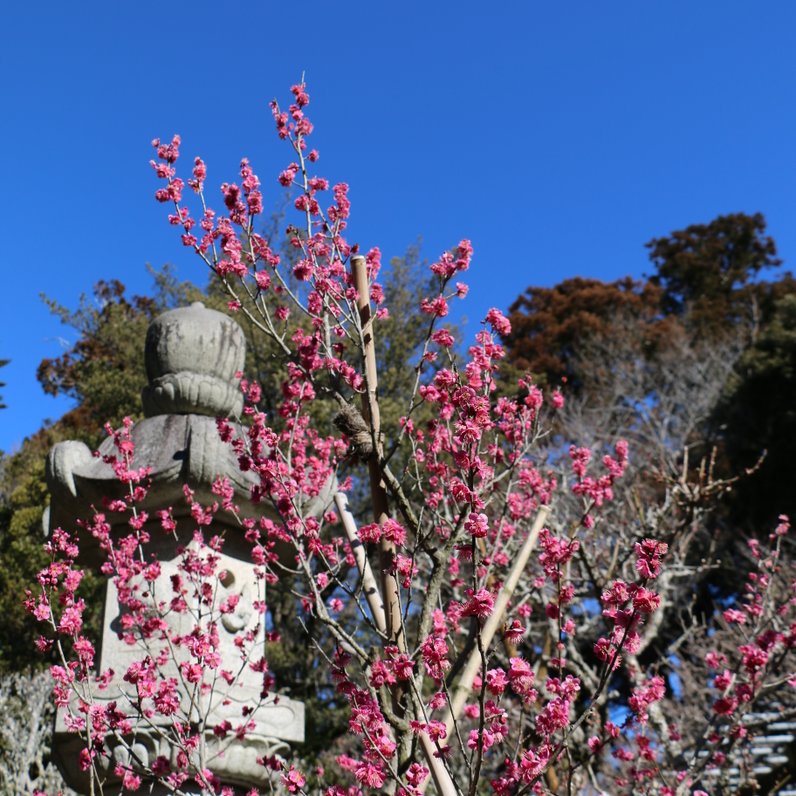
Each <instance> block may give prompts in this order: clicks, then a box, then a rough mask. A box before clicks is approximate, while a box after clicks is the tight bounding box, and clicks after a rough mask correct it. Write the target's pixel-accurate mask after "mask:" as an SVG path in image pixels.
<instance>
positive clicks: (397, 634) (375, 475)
mask: <svg viewBox="0 0 796 796" xmlns="http://www.w3.org/2000/svg"><path fill="white" fill-rule="evenodd" d="M351 275H352V277H353V282H354V287H355V288H356V291H357V308H358V309H359V320H360V323H361V324H362V342H363V345H364V350H363V352H362V353H363V355H364V359H365V383H366V391H365V393H364V394H363V395H362V416H363V417H364V419H365V422H366V423H368V424H369V425H370V428H371V434H372V437H373V451H372V452H371V454H370V456H369V457H368V475H369V476H370V478H369V480H370V495H371V500H372V502H373V519H374V521H375V522H377V523H378V524H379V525H383V524H384V521H385V520H386V519H388V516H389V515H388V511H389V508H388V504H387V487H386V485H385V483H384V478H383V476H382V474H381V468H380V466H379V461H380V459H381V456H382V444H381V418H380V416H379V400H378V388H379V380H378V372H377V368H376V341H375V338H374V336H373V316H372V314H371V308H370V285H369V283H368V274H367V268H366V265H365V258H364V257H362V256H360V255H357V256H354V257H352V258H351ZM379 550H380V560H379V568H380V570H381V573H380V575H381V592H382V599H383V600H384V609H385V612H386V618H387V636H388V637H389V639H390V640H391V641H392V642H393V643H395V644H396V645H397V646H398V647H399V649H401V651H402V652H403V651H404V648H405V647H406V642H405V639H404V638H403V625H402V622H401V602H400V599H399V596H400V592H399V585H398V579H397V577H396V576H395V575H394V574H391V570H392V565H393V560H394V558H395V545H394V544H393V543H392V542H390V541H389V540H387V539H384V538H382V540H381V542H380V544H379Z"/></svg>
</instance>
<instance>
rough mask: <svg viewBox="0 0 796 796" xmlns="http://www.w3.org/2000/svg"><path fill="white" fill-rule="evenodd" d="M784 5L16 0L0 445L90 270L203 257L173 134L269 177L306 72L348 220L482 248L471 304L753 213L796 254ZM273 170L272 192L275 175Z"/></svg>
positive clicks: (388, 247) (57, 410) (49, 402)
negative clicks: (289, 104)
mask: <svg viewBox="0 0 796 796" xmlns="http://www.w3.org/2000/svg"><path fill="white" fill-rule="evenodd" d="M794 31H796V4H795V3H792V2H789V1H788V0H780V1H779V2H759V3H752V2H748V1H747V2H737V1H736V0H700V1H699V2H693V0H685V1H683V0H667V1H666V2H663V1H662V0H661V1H660V2H652V0H643V1H639V0H616V1H615V2H605V3H594V2H587V0H581V1H580V2H568V3H552V2H548V3H542V2H532V0H524V1H523V2H515V1H512V0H503V2H499V3H489V4H484V3H475V2H467V0H464V2H461V1H460V2H448V1H447V0H446V1H445V2H433V0H431V1H429V0H425V2H422V3H420V2H414V1H413V0H405V1H404V2H401V3H380V2H372V1H371V2H360V0H356V1H355V2H339V3H319V2H314V1H313V0H306V1H305V2H303V3H293V2H289V1H287V0H286V1H285V2H281V3H276V2H270V1H267V0H261V1H260V2H257V3H254V2H251V3H236V2H219V1H218V0H216V2H213V3H209V2H203V1H202V0H191V2H189V3H181V4H180V3H162V2H158V3H152V2H144V1H141V0H139V2H135V3H114V2H102V3H98V2H81V3H62V2H55V0H50V1H49V2H40V3H31V2H29V3H15V4H14V5H13V6H9V7H7V8H5V9H4V12H3V24H2V26H0V37H1V38H2V46H0V59H2V72H1V74H2V79H3V89H2V100H3V105H2V124H0V153H1V154H0V164H1V165H0V178H1V179H2V188H3V190H2V192H0V205H1V207H0V211H1V215H0V217H1V218H2V229H3V232H4V235H3V243H4V245H3V253H2V257H3V265H2V273H3V276H4V280H3V289H2V292H1V295H0V302H2V304H1V305H0V319H2V323H0V358H7V357H10V358H11V359H12V363H11V364H10V365H9V366H7V367H5V368H3V369H2V370H0V380H2V381H6V382H7V386H6V387H5V388H3V389H2V391H1V392H2V395H3V397H4V398H5V400H6V403H7V404H8V405H9V408H8V409H5V410H2V411H0V449H4V450H6V451H8V450H12V449H14V447H15V446H17V445H18V444H19V443H20V441H21V440H22V439H23V437H24V436H25V435H27V434H30V433H32V432H33V431H35V430H36V429H37V428H38V427H39V425H40V424H41V421H42V419H43V418H45V417H51V418H56V417H58V416H59V415H60V414H61V413H62V412H63V411H64V409H65V408H66V406H67V405H66V404H65V403H64V402H61V401H56V400H54V399H52V398H49V397H46V396H44V395H43V394H42V392H41V389H40V388H39V386H38V384H37V383H36V381H35V369H36V365H37V364H38V362H39V361H40V360H41V359H42V357H45V356H48V357H53V356H57V355H58V354H59V353H60V352H61V350H62V346H63V344H64V340H67V341H69V340H72V339H73V337H70V331H69V330H68V329H65V328H64V327H62V326H60V325H59V324H58V322H57V321H56V320H54V319H53V318H52V317H50V315H49V314H48V311H47V310H46V308H45V307H44V306H43V304H42V303H41V301H40V300H39V298H38V295H39V293H40V292H42V291H44V292H46V293H47V294H48V295H50V296H52V297H53V298H55V299H57V300H58V301H60V302H61V303H63V304H66V305H68V306H75V305H76V303H77V301H78V298H79V296H80V294H81V293H84V292H90V290H91V287H92V285H93V283H94V282H96V281H97V280H98V279H101V278H112V277H116V278H119V279H121V280H122V281H123V282H124V283H125V284H127V285H128V286H129V288H130V289H131V290H132V291H138V292H143V291H146V290H147V289H148V288H149V286H150V281H149V277H148V275H147V273H146V271H145V267H144V266H145V264H146V263H152V264H153V265H156V266H159V265H161V264H163V263H165V262H171V263H174V264H175V265H176V266H177V268H178V272H179V274H180V276H183V277H186V278H194V279H197V280H200V281H201V280H203V279H204V274H202V272H201V270H200V265H199V263H198V262H194V261H193V260H192V258H190V257H189V256H188V253H187V252H186V251H184V250H183V249H182V247H181V246H180V244H179V240H178V237H177V235H176V234H175V230H174V229H173V228H171V227H169V226H168V225H167V223H166V220H165V213H164V210H163V207H162V206H159V205H157V204H156V202H155V201H154V200H153V198H152V194H153V191H154V190H155V188H156V180H155V177H154V175H153V173H152V172H151V170H150V168H149V166H148V165H147V164H148V161H149V158H150V157H151V150H150V146H149V142H150V140H151V139H152V138H153V137H155V136H160V137H163V138H165V137H167V136H171V135H172V134H173V133H174V132H179V133H180V134H181V135H182V138H183V154H184V155H185V156H186V158H188V157H193V155H195V154H201V155H202V156H203V157H204V158H205V160H206V162H207V163H208V167H209V180H208V184H209V185H217V184H219V183H220V182H222V181H224V180H232V179H235V177H236V175H237V172H236V169H237V165H238V163H239V161H240V158H241V157H242V156H248V157H249V158H250V159H251V161H252V163H253V165H254V167H255V170H256V171H257V173H258V174H259V175H260V177H261V178H262V179H263V181H264V184H265V186H266V206H268V203H269V202H270V201H271V200H273V201H274V202H276V200H277V198H278V196H279V188H278V185H277V184H276V182H275V179H271V178H272V177H273V178H275V176H276V174H277V173H278V171H279V170H280V169H282V168H283V167H284V165H285V164H286V163H287V162H288V160H289V152H288V151H287V150H286V148H285V147H284V145H282V144H280V142H279V141H278V140H277V139H276V137H275V135H274V133H273V128H272V122H271V119H270V116H269V112H268V108H267V100H269V99H270V98H272V97H273V96H277V97H279V98H281V99H283V100H284V99H286V98H287V95H288V89H289V86H290V85H291V84H292V83H294V82H296V81H297V79H298V77H299V75H300V74H301V72H302V70H304V71H306V76H307V82H308V86H309V90H310V94H311V97H312V104H311V106H310V109H309V110H310V116H311V118H312V120H313V121H314V122H315V125H316V135H315V136H314V138H315V145H316V146H317V147H318V149H319V150H320V153H321V161H320V162H319V164H318V166H319V169H318V171H319V173H321V174H323V175H324V176H327V177H329V178H330V179H332V180H334V181H338V180H345V181H347V182H349V183H350V185H351V199H352V224H351V227H350V235H349V239H350V240H354V241H359V242H360V243H361V244H362V245H363V246H365V247H369V246H371V245H378V246H380V247H381V249H382V251H383V252H384V254H385V256H386V257H390V256H393V255H396V254H401V253H402V252H403V251H404V250H405V249H406V247H407V246H408V245H409V244H411V243H412V242H414V241H415V240H416V239H417V238H418V236H420V237H422V239H423V253H424V255H426V256H428V257H434V256H436V255H437V254H438V253H439V252H440V251H442V250H443V249H445V248H446V247H448V246H450V245H452V244H455V243H456V242H457V241H458V240H459V239H460V238H462V237H469V238H471V239H472V241H473V244H474V246H475V260H474V267H473V269H472V270H471V272H470V273H469V275H468V276H469V282H470V284H471V297H470V299H469V300H468V304H467V306H466V310H465V312H466V314H467V316H468V317H469V318H471V319H478V318H479V317H481V316H482V315H483V313H484V312H485V310H486V309H487V308H488V307H490V306H498V307H501V308H506V307H507V306H508V305H509V304H510V303H511V301H512V300H513V299H514V298H515V297H516V296H517V295H518V294H519V293H520V292H522V291H523V290H524V289H525V288H526V287H527V286H528V285H530V284H542V285H551V284H554V283H555V282H557V281H559V280H560V279H563V278H565V277H569V276H574V275H586V276H593V277H599V278H602V279H606V280H610V279H615V278H617V277H620V276H624V275H626V274H632V275H634V276H640V275H641V274H642V273H643V272H644V271H645V269H646V267H647V261H646V256H645V250H644V248H643V244H644V242H645V241H647V240H649V239H650V238H652V237H655V236H661V235H665V234H667V233H668V232H670V231H672V230H674V229H678V228H681V227H684V226H686V225H688V224H691V223H695V222H703V221H709V220H710V219H712V218H714V217H715V216H716V215H718V214H720V213H728V212H735V211H745V212H756V211H761V212H763V213H764V214H765V215H766V217H767V219H768V222H769V230H770V232H771V234H772V235H773V236H774V237H775V239H776V240H777V242H778V244H779V249H780V253H781V255H782V256H783V258H784V259H785V260H786V264H788V265H791V266H792V264H793V263H794V261H796V230H795V228H794V221H795V220H796V193H795V191H796V182H795V180H794V177H795V176H796V175H795V174H794V170H795V166H796V135H794V129H793V128H794V122H796V101H795V100H796V47H794V44H793V42H794ZM269 192H270V193H269Z"/></svg>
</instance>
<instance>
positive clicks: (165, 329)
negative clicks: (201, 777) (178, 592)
mask: <svg viewBox="0 0 796 796" xmlns="http://www.w3.org/2000/svg"><path fill="white" fill-rule="evenodd" d="M244 357H245V341H244V337H243V333H242V331H241V329H240V327H239V326H238V324H237V323H235V322H234V321H233V320H232V319H230V318H228V317H227V316H225V315H223V314H222V313H219V312H216V311H214V310H210V309H207V308H205V307H204V305H202V304H201V303H198V302H197V303H195V304H193V305H191V306H190V307H186V308H180V309H176V310H171V311H169V312H166V313H164V314H163V315H161V316H159V317H158V318H157V319H155V320H154V321H153V323H152V324H151V326H150V328H149V331H148V333H147V340H146V349H145V360H146V371H147V377H148V379H149V384H148V385H147V387H146V388H145V389H144V391H143V395H142V398H143V407H144V415H145V417H144V419H143V420H141V421H139V422H138V423H136V424H135V425H134V426H133V428H132V430H131V436H132V439H133V442H134V444H135V458H134V461H133V467H135V468H139V467H144V466H146V467H150V468H151V477H150V481H151V486H150V489H149V491H148V494H147V497H146V498H145V500H144V502H143V503H142V504H141V505H140V506H139V508H140V509H141V510H143V511H146V512H147V513H148V515H149V517H151V518H152V520H151V521H150V523H149V524H150V525H151V529H150V531H151V533H150V535H151V539H152V545H151V547H150V549H151V550H152V551H153V552H155V553H156V554H157V558H158V560H159V561H160V563H161V574H160V576H159V578H158V580H157V581H156V583H155V589H154V592H155V593H154V594H153V595H152V599H153V600H159V599H160V598H161V597H166V596H167V595H168V594H170V593H171V587H170V578H171V577H172V576H173V575H176V574H179V573H178V552H177V548H178V547H179V546H180V545H186V544H189V543H190V540H191V536H192V533H193V530H194V528H195V527H196V523H195V521H193V520H192V518H191V516H190V508H189V506H188V504H187V502H186V500H185V498H184V496H183V487H184V485H188V486H189V487H190V488H191V489H192V490H193V491H194V496H195V500H196V501H197V502H199V503H201V504H203V505H207V504H210V503H212V502H213V501H216V500H218V498H217V497H216V496H215V495H214V494H213V493H212V490H211V488H212V484H213V482H214V481H216V479H217V478H219V477H222V478H226V479H228V481H229V483H230V484H231V485H232V486H233V488H234V491H235V503H236V505H237V506H238V507H239V510H240V513H241V514H242V515H243V516H256V515H259V514H262V512H263V506H262V505H257V506H255V505H254V504H252V503H251V501H250V499H249V494H250V487H251V486H252V484H253V483H254V478H255V477H254V476H253V475H252V474H251V473H247V472H243V471H241V470H240V468H239V467H238V463H237V459H236V457H235V455H234V453H233V451H232V449H231V448H230V446H229V445H228V444H226V443H224V442H222V441H221V440H220V438H219V434H218V430H217V428H216V421H215V418H216V417H218V416H224V417H230V416H237V415H239V413H240V412H241V409H242V405H243V404H242V396H241V393H240V390H239V388H238V385H237V378H236V373H237V372H238V371H240V370H242V368H243V364H244ZM100 453H102V454H112V453H114V449H113V442H112V440H111V439H108V440H106V441H105V442H104V443H103V445H102V446H101V448H100ZM47 475H48V484H49V486H50V492H51V504H50V509H49V517H48V519H47V522H48V525H49V529H50V530H52V529H54V528H57V527H64V528H72V527H74V521H75V519H76V518H81V517H90V516H91V514H92V506H97V507H100V506H102V505H103V501H104V500H106V499H114V498H117V497H121V496H122V495H123V486H122V485H121V484H120V483H119V482H118V481H117V479H116V478H115V476H114V473H113V470H112V468H111V466H110V465H108V464H106V463H104V462H103V460H102V458H96V457H94V456H93V455H92V453H91V451H90V450H89V449H88V448H87V446H86V445H84V444H83V443H81V442H62V443H59V444H58V445H56V446H55V447H54V448H53V449H52V451H51V452H50V456H49V460H48V473H47ZM168 508H170V509H171V511H172V516H173V517H174V519H175V520H176V523H177V529H176V538H175V536H171V535H168V534H164V533H163V531H162V530H161V529H160V525H159V521H158V520H157V519H156V517H157V511H158V510H160V509H168ZM117 517H118V519H117V522H118V523H119V524H118V526H116V527H112V530H111V533H112V534H117V535H123V534H127V533H129V526H128V525H127V519H128V518H127V516H126V515H117ZM108 520H109V521H110V522H111V523H113V514H108ZM212 529H213V532H214V533H220V534H223V535H224V537H225V544H224V547H223V551H222V553H221V565H220V567H219V571H223V573H224V574H223V576H222V577H221V578H219V579H218V580H217V581H216V584H215V589H216V595H215V597H216V598H217V599H218V600H219V601H220V600H222V599H224V598H225V597H227V596H229V595H230V594H234V595H237V597H238V602H237V605H236V607H235V610H234V611H233V612H231V613H228V614H225V615H223V616H222V617H221V621H220V622H219V627H218V632H219V651H220V654H221V659H222V663H221V667H225V666H229V667H230V668H232V669H235V670H236V671H237V669H239V668H240V654H239V650H238V647H236V645H235V640H236V637H237V636H238V635H239V634H244V633H246V632H247V631H250V630H252V629H253V628H258V630H257V638H256V644H257V645H259V646H260V647H263V646H264V643H265V640H264V629H263V627H262V625H263V623H262V622H258V615H257V612H256V611H255V610H254V607H253V602H254V600H255V599H256V595H257V593H258V582H257V580H256V578H255V575H254V569H255V565H254V564H253V563H252V561H251V558H250V551H251V545H250V544H249V543H248V542H247V541H246V540H245V539H244V537H243V530H242V528H241V526H240V523H239V520H238V519H237V518H236V517H234V516H232V515H231V514H229V513H225V512H224V511H223V510H221V511H219V512H218V513H217V514H216V516H215V518H214V520H213V524H212ZM92 542H93V539H92V538H91V537H89V536H88V535H86V538H83V539H81V557H82V560H81V563H83V564H84V565H85V566H89V567H97V566H98V565H99V563H100V556H99V552H100V551H99V550H98V548H97V546H96V543H94V546H93V547H92ZM123 611H124V609H123V608H122V606H121V605H120V602H119V598H118V594H117V591H116V587H115V585H114V583H113V582H112V581H109V582H108V584H107V590H106V597H105V608H104V618H103V625H102V639H101V644H100V651H99V667H100V670H101V671H104V670H106V669H108V668H112V669H113V670H114V672H115V675H114V678H113V680H112V681H111V682H110V684H109V686H108V688H107V689H105V690H103V691H102V692H101V695H100V696H99V699H101V700H105V701H116V702H117V703H118V704H119V705H120V706H121V705H123V704H124V702H125V700H126V699H127V698H129V696H130V693H131V686H130V684H129V683H127V682H125V681H124V680H123V675H124V673H125V672H126V671H127V669H128V667H129V666H130V664H131V663H132V662H133V661H134V660H137V659H140V658H141V654H142V650H141V649H140V648H138V647H136V646H130V645H128V644H126V643H125V642H124V641H123V640H122V639H121V638H120V635H119V632H118V631H119V628H120V622H121V618H122V614H123ZM167 621H169V622H170V623H172V629H173V630H174V631H175V632H177V633H179V634H183V633H188V632H190V627H188V626H187V625H186V624H185V623H189V622H190V621H191V618H190V616H188V615H185V614H182V615H175V616H173V617H169V618H168V619H167ZM175 657H176V661H172V662H170V663H169V664H167V666H166V668H165V670H164V671H163V672H162V675H163V676H164V677H165V676H170V675H173V674H175V673H176V668H177V665H178V664H179V662H180V656H179V652H178V653H177V654H176V655H175ZM236 662H237V666H236ZM169 667H171V669H169ZM172 670H174V671H172ZM261 690H262V674H261V673H258V672H255V671H251V670H250V669H248V668H245V669H244V670H243V672H242V674H241V676H240V678H239V680H238V681H236V683H235V684H234V685H233V686H227V685H226V684H225V683H224V682H223V680H220V681H219V682H218V684H217V688H216V690H215V691H214V692H213V695H212V697H211V698H207V699H204V698H203V699H202V700H201V701H200V702H199V703H198V704H196V705H192V707H191V710H194V708H195V709H196V711H201V712H202V715H203V716H205V717H206V718H205V723H206V726H207V727H208V729H207V731H206V732H205V737H204V738H203V743H204V746H205V750H206V759H207V761H208V763H207V767H208V768H209V769H210V770H211V771H212V772H213V774H215V775H216V776H217V777H219V779H220V780H221V781H222V783H223V784H224V785H230V786H233V787H234V788H236V789H237V788H241V789H246V788H251V787H252V786H260V787H262V786H264V785H266V784H267V783H268V781H269V774H268V771H267V770H266V769H265V768H264V767H263V766H262V765H261V764H259V763H258V762H257V758H262V757H270V756H272V755H275V754H279V753H280V752H284V751H286V750H287V748H288V745H289V744H291V743H300V742H302V741H303V740H304V706H303V704H302V703H300V702H297V701H295V700H291V699H289V698H287V697H285V696H274V695H272V696H269V697H267V699H266V700H265V702H263V701H262V700H261V699H260V693H261ZM181 699H183V701H184V699H185V695H184V694H181ZM258 704H259V707H258V708H257V710H256V712H255V713H254V714H253V715H252V717H251V718H252V719H253V721H254V727H253V729H251V731H247V732H246V734H245V736H244V737H242V738H235V739H233V740H232V741H229V739H225V740H224V741H223V742H222V741H221V740H220V739H219V738H218V737H217V736H216V735H214V734H213V732H212V728H213V727H214V726H215V725H217V724H219V723H221V722H223V721H225V720H228V721H229V722H230V723H231V724H232V725H233V726H236V725H239V724H240V723H241V707H242V706H243V705H258ZM183 707H184V705H183ZM167 722H168V717H165V716H155V717H153V718H152V720H151V722H150V724H149V726H143V725H142V726H140V727H137V728H136V731H135V734H134V736H133V737H129V738H124V739H121V740H120V739H115V738H108V739H107V741H106V746H107V748H108V751H109V752H110V757H109V761H108V762H106V763H105V771H104V772H103V773H104V774H105V775H106V776H107V777H108V782H109V783H113V782H114V781H115V779H117V778H116V776H115V774H114V767H115V763H118V762H120V763H122V764H123V765H130V766H132V767H133V768H136V767H138V768H141V763H142V762H143V763H144V764H145V765H146V764H147V763H151V762H152V761H153V760H154V759H155V758H156V757H158V756H163V757H165V758H166V759H167V760H173V759H174V758H175V756H176V754H177V750H176V749H175V748H172V746H171V745H170V743H169V741H168V733H167V732H162V731H161V730H162V729H167V728H166V727H165V726H164V725H165V724H166V723H167ZM80 748H81V741H80V739H79V738H78V737H76V736H75V735H74V734H73V733H71V732H69V731H68V730H67V725H66V714H65V711H64V710H59V711H58V715H57V718H56V727H55V736H54V741H53V749H54V752H55V755H56V759H57V760H58V761H59V764H60V766H61V769H62V771H63V772H64V775H65V778H66V780H67V782H68V784H69V785H70V786H71V787H73V788H75V789H76V790H78V791H82V792H87V789H88V784H89V781H88V775H87V773H85V772H83V771H82V770H81V769H80V766H79V765H78V753H79V750H80ZM145 789H146V792H147V793H150V792H151V793H159V792H160V791H158V790H157V788H155V789H154V790H151V791H150V789H149V785H146V786H145ZM163 792H164V793H165V792H172V791H165V790H164V791H163Z"/></svg>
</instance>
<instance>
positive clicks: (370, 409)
mask: <svg viewBox="0 0 796 796" xmlns="http://www.w3.org/2000/svg"><path fill="white" fill-rule="evenodd" d="M351 275H352V278H353V282H354V287H355V288H356V291H357V309H358V310H359V319H360V323H361V325H362V341H363V344H364V351H363V355H364V360H365V381H366V387H367V389H366V392H365V394H364V395H363V396H362V416H363V418H364V419H365V422H366V423H368V424H369V425H370V429H371V434H372V437H373V451H372V452H371V455H370V456H369V458H368V475H369V481H370V494H371V500H372V502H373V518H374V520H375V521H376V522H377V523H378V524H379V525H382V524H383V523H384V521H385V520H386V519H388V517H389V515H388V511H389V506H388V502H387V488H386V485H385V483H384V478H383V476H382V473H381V467H380V460H381V457H382V445H381V418H380V415H379V401H378V373H377V368H376V345H375V339H374V336H373V317H372V314H371V307H370V285H369V284H368V274H367V268H366V264H365V258H364V257H362V256H359V255H355V256H354V257H352V258H351ZM342 497H343V501H340V502H338V500H337V496H336V497H335V503H336V504H337V507H338V510H339V511H340V515H341V517H342V518H343V525H344V527H345V529H346V534H349V539H350V538H351V536H350V534H351V533H353V535H354V537H355V539H356V541H357V542H359V535H358V533H357V531H356V525H355V523H354V518H353V517H352V516H351V513H350V512H349V511H348V507H347V505H346V503H345V502H344V500H345V496H342ZM346 522H348V524H349V525H348V526H347V525H346ZM352 547H354V545H353V543H352ZM354 556H355V560H356V561H357V566H358V567H359V571H360V575H361V576H362V585H363V588H364V589H365V594H366V597H367V598H368V604H369V605H370V606H371V611H372V612H373V616H374V621H376V622H377V626H378V627H379V630H380V631H381V632H382V633H384V634H385V635H386V636H387V638H388V639H390V641H392V642H394V643H395V644H396V645H397V646H398V648H399V649H400V650H401V651H402V652H405V651H406V637H405V636H404V633H403V623H402V620H401V603H400V592H399V584H398V579H397V577H396V576H395V575H394V574H391V569H392V563H393V560H394V558H395V545H394V544H392V542H389V541H388V540H386V539H382V540H381V543H380V561H379V566H380V568H381V586H382V588H381V596H382V600H379V599H378V594H377V593H375V592H374V596H375V599H374V603H377V604H378V608H376V610H375V611H374V603H371V598H370V594H371V588H370V587H374V588H375V579H374V577H373V573H372V571H371V569H370V564H369V562H368V559H367V555H366V554H365V550H364V548H363V547H362V544H361V542H359V545H358V546H357V547H356V548H355V549H354ZM360 556H361V557H360ZM360 561H362V563H361V564H360ZM366 573H370V574H369V576H367V574H366ZM366 576H367V578H368V580H367V581H366ZM369 584H370V585H369ZM377 617H378V619H377ZM379 623H381V624H379ZM419 740H420V746H421V747H422V749H423V754H424V756H425V758H426V762H427V763H428V767H429V769H430V771H431V778H432V779H433V780H434V784H435V785H436V786H437V792H438V793H439V794H440V796H458V790H457V788H456V786H455V784H454V783H453V780H452V779H451V776H450V773H449V772H448V769H447V768H445V764H444V763H443V762H442V760H440V758H438V757H436V755H435V752H436V747H435V746H434V743H433V741H432V740H431V738H429V736H428V734H427V733H425V732H421V733H419Z"/></svg>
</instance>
